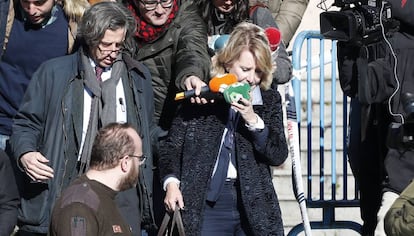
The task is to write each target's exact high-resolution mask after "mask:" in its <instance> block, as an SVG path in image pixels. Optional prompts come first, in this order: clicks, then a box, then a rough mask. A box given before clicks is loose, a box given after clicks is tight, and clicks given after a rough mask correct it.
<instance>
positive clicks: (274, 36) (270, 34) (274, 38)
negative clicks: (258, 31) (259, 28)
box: [265, 27, 282, 52]
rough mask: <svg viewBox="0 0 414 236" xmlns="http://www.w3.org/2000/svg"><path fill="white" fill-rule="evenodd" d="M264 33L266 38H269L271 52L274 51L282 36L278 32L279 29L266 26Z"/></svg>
mask: <svg viewBox="0 0 414 236" xmlns="http://www.w3.org/2000/svg"><path fill="white" fill-rule="evenodd" d="M265 33H266V36H267V39H268V40H269V46H270V50H272V52H273V51H276V49H277V47H278V46H279V44H280V41H281V36H282V35H281V33H280V30H279V29H278V28H275V27H267V28H266V29H265Z"/></svg>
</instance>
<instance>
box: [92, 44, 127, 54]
mask: <svg viewBox="0 0 414 236" xmlns="http://www.w3.org/2000/svg"><path fill="white" fill-rule="evenodd" d="M98 50H99V52H101V54H102V55H104V56H108V55H110V54H112V53H115V54H116V55H118V53H119V52H122V51H123V50H124V48H123V47H120V48H118V49H115V50H106V49H101V47H99V46H98Z"/></svg>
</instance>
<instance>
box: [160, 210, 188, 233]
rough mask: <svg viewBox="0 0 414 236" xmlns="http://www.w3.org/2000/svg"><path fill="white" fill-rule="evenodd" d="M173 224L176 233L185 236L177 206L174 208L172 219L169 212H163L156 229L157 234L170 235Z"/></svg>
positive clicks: (172, 230)
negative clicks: (158, 226) (160, 221)
mask: <svg viewBox="0 0 414 236" xmlns="http://www.w3.org/2000/svg"><path fill="white" fill-rule="evenodd" d="M169 225H170V229H168V226H169ZM175 226H177V230H178V235H179V236H185V231H184V225H183V220H182V218H181V212H180V209H179V208H178V207H176V208H175V211H174V214H173V217H172V219H171V213H169V212H166V213H165V215H164V218H163V219H162V223H161V226H160V228H159V230H158V234H157V236H166V235H169V236H172V235H173V232H174V229H175Z"/></svg>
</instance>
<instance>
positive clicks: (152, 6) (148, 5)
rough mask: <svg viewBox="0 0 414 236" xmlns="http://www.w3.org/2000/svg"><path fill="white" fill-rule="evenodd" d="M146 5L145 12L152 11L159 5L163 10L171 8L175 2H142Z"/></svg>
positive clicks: (160, 0) (168, 0) (167, 0)
mask: <svg viewBox="0 0 414 236" xmlns="http://www.w3.org/2000/svg"><path fill="white" fill-rule="evenodd" d="M141 2H142V4H144V7H145V10H147V11H152V10H155V8H157V5H158V4H160V5H161V6H162V7H163V8H170V7H171V6H172V5H173V0H159V1H144V0H141Z"/></svg>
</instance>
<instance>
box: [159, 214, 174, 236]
mask: <svg viewBox="0 0 414 236" xmlns="http://www.w3.org/2000/svg"><path fill="white" fill-rule="evenodd" d="M170 219H171V216H170V213H168V212H166V213H165V215H164V218H163V219H162V223H161V226H160V228H159V229H158V234H157V236H165V234H166V233H167V228H168V223H169V222H170Z"/></svg>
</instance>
